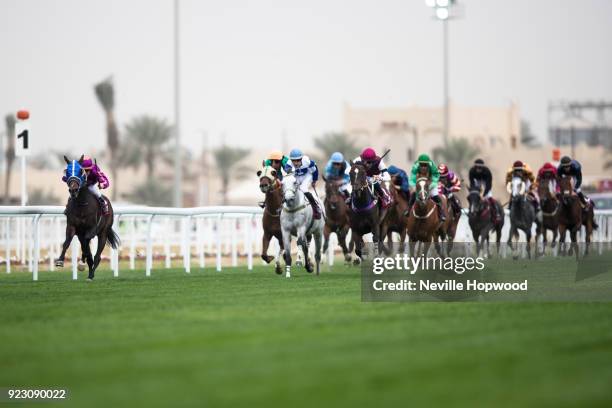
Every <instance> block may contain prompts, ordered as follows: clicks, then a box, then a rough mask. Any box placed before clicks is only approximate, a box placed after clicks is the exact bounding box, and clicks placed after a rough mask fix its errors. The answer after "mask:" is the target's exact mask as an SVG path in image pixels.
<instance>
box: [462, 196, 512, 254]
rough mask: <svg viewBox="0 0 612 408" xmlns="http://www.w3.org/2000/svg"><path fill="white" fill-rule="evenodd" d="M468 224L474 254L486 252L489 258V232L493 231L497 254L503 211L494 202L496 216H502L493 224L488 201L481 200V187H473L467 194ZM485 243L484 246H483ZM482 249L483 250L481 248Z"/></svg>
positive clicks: (498, 204)
mask: <svg viewBox="0 0 612 408" xmlns="http://www.w3.org/2000/svg"><path fill="white" fill-rule="evenodd" d="M467 199H468V205H469V208H468V223H469V225H470V229H471V230H472V236H473V237H474V241H475V242H476V252H477V254H478V255H480V251H482V250H483V249H485V250H486V252H487V256H488V257H489V258H490V257H491V252H490V251H489V240H490V234H491V232H493V231H495V241H496V244H497V254H499V247H500V242H501V233H502V228H503V227H504V217H503V214H504V209H503V207H502V205H501V204H500V202H499V201H497V200H495V207H496V210H497V214H502V216H501V217H500V218H501V219H500V222H499V223H497V224H496V223H495V222H494V221H493V217H492V212H493V211H492V210H493V209H492V208H491V203H490V202H489V200H487V199H485V198H483V196H482V187H481V186H479V185H473V186H472V187H471V188H470V191H469V193H468V197H467ZM485 243H486V246H485V245H484V244H485ZM483 247H484V248H483Z"/></svg>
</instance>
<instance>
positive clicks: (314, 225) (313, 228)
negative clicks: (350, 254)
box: [280, 173, 324, 278]
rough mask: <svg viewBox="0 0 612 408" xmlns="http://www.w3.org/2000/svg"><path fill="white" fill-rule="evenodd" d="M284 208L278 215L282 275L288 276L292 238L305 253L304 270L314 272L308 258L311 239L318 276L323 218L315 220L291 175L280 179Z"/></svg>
mask: <svg viewBox="0 0 612 408" xmlns="http://www.w3.org/2000/svg"><path fill="white" fill-rule="evenodd" d="M282 189H283V203H284V205H283V207H282V210H281V215H280V225H281V232H282V235H283V247H284V251H283V253H284V256H285V276H286V277H287V278H289V277H291V235H292V234H293V235H296V236H297V244H298V246H299V247H301V248H302V251H303V252H304V259H305V263H304V266H305V268H306V271H307V272H309V273H311V272H312V271H313V267H312V261H311V259H310V257H309V256H308V243H309V242H310V240H311V238H312V237H314V242H315V263H316V272H317V275H318V274H319V268H320V264H321V243H322V239H323V223H324V221H323V219H321V218H319V219H315V218H314V216H313V215H314V214H313V209H312V207H311V206H310V204H309V203H308V202H307V201H305V196H304V193H303V192H302V190H300V188H299V184H298V182H297V180H296V178H295V176H294V175H293V174H291V173H290V174H287V175H286V176H285V177H283V181H282Z"/></svg>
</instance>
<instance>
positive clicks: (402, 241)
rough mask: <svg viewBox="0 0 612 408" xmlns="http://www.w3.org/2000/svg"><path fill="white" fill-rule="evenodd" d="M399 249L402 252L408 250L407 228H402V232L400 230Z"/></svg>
mask: <svg viewBox="0 0 612 408" xmlns="http://www.w3.org/2000/svg"><path fill="white" fill-rule="evenodd" d="M399 250H400V252H401V253H404V252H405V251H406V228H402V232H400V246H399Z"/></svg>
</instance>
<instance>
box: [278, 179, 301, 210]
mask: <svg viewBox="0 0 612 408" xmlns="http://www.w3.org/2000/svg"><path fill="white" fill-rule="evenodd" d="M282 186H283V201H284V202H285V204H286V205H287V207H289V208H293V207H294V206H296V205H298V204H299V201H300V200H299V188H298V187H299V185H298V181H297V179H296V178H295V175H293V174H292V173H289V174H287V175H286V176H285V177H283V182H282Z"/></svg>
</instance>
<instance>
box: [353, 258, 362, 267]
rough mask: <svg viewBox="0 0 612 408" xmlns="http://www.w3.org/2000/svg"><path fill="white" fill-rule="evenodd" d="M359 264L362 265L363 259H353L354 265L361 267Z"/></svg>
mask: <svg viewBox="0 0 612 408" xmlns="http://www.w3.org/2000/svg"><path fill="white" fill-rule="evenodd" d="M359 264H361V259H360V258H355V259H353V265H355V266H359Z"/></svg>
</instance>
